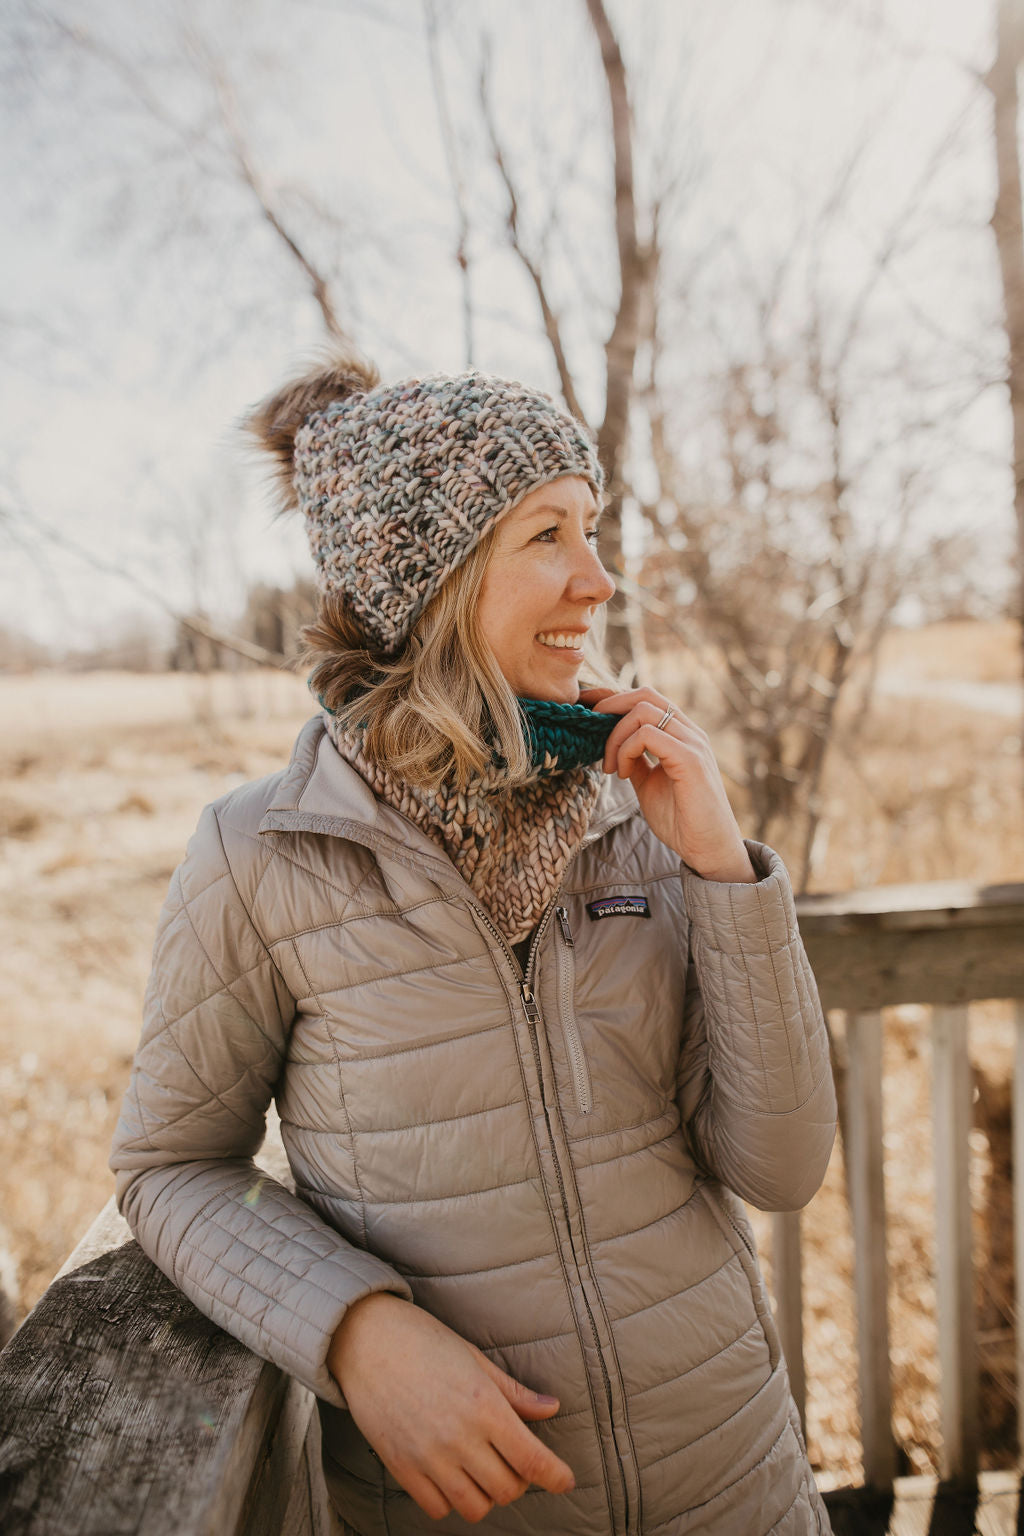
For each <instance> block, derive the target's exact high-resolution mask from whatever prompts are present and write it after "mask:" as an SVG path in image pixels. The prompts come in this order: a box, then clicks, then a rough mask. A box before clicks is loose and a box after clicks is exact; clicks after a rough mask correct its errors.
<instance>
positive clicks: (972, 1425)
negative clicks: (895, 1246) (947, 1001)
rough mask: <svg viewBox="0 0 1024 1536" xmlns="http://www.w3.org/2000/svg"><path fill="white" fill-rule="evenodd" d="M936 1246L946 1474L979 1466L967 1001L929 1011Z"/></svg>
mask: <svg viewBox="0 0 1024 1536" xmlns="http://www.w3.org/2000/svg"><path fill="white" fill-rule="evenodd" d="M932 1060H933V1077H934V1081H933V1087H932V1101H933V1110H934V1117H935V1246H936V1266H937V1277H936V1278H937V1283H938V1303H939V1367H940V1370H941V1376H942V1441H943V1444H942V1454H941V1457H940V1462H939V1470H940V1474H941V1476H942V1477H943V1478H945V1479H947V1480H949V1481H955V1482H961V1481H962V1482H967V1481H973V1480H974V1478H975V1477H976V1476H977V1472H978V1357H977V1346H976V1339H975V1334H976V1329H975V1319H974V1266H973V1263H972V1259H971V1247H972V1244H971V1190H970V1178H969V1174H970V1169H969V1162H968V1157H969V1145H968V1140H967V1138H968V1134H969V1132H970V1128H971V1100H972V1084H971V1071H970V1064H969V1062H968V1058H967V1009H966V1007H958V1008H946V1007H935V1008H933V1009H932Z"/></svg>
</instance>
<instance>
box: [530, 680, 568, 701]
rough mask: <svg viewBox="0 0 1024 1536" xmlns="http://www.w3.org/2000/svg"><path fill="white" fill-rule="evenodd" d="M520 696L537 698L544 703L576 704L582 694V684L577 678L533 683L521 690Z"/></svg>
mask: <svg viewBox="0 0 1024 1536" xmlns="http://www.w3.org/2000/svg"><path fill="white" fill-rule="evenodd" d="M519 696H520V698H523V699H536V701H537V702H538V703H542V704H575V703H576V702H577V701H578V699H579V696H580V685H579V683H578V682H577V680H576V679H575V678H573V680H572V681H571V682H565V683H551V682H547V683H531V684H530V685H529V686H528V687H526V688H524V689H522V690H521V691H519Z"/></svg>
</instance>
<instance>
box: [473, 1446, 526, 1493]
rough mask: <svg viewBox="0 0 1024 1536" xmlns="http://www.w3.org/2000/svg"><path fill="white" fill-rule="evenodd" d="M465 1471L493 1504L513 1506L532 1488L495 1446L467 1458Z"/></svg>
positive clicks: (481, 1449) (485, 1448)
mask: <svg viewBox="0 0 1024 1536" xmlns="http://www.w3.org/2000/svg"><path fill="white" fill-rule="evenodd" d="M465 1470H466V1471H467V1472H468V1473H469V1475H470V1476H471V1477H472V1479H473V1481H474V1482H475V1483H476V1484H477V1486H478V1487H479V1488H481V1489H483V1491H484V1493H485V1494H486V1495H487V1497H488V1498H489V1499H490V1500H491V1502H492V1504H501V1505H505V1504H512V1503H514V1501H515V1500H516V1499H518V1498H520V1497H521V1496H522V1495H523V1494H524V1493H525V1492H526V1490H527V1488H529V1486H530V1484H529V1482H528V1481H527V1479H526V1478H525V1477H521V1476H520V1475H519V1473H518V1472H516V1471H514V1470H513V1468H512V1467H510V1466H509V1464H508V1462H507V1461H506V1460H505V1458H504V1456H502V1455H501V1454H500V1453H499V1452H498V1451H496V1450H495V1449H494V1446H493V1445H486V1446H482V1447H480V1448H479V1449H478V1450H477V1451H476V1452H475V1454H473V1455H472V1456H467V1458H466V1468H465Z"/></svg>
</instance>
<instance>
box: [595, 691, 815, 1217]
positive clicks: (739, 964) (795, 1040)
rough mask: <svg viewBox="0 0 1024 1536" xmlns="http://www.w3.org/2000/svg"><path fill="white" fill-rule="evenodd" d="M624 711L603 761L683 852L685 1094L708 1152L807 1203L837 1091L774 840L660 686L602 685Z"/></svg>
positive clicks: (713, 1166) (707, 1161)
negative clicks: (749, 834) (753, 833)
mask: <svg viewBox="0 0 1024 1536" xmlns="http://www.w3.org/2000/svg"><path fill="white" fill-rule="evenodd" d="M580 699H581V702H583V703H588V704H590V705H591V707H592V708H595V709H598V710H601V711H603V712H605V713H609V714H615V715H618V716H619V717H620V718H619V719H618V721H617V722H616V724H615V727H614V729H613V731H612V732H611V735H610V736H609V738H608V742H607V744H606V747H605V755H604V769H605V772H606V773H618V775H619V776H620V778H625V779H628V780H629V781H630V783H631V784H632V785H633V788H634V789H635V790H636V795H637V799H638V800H639V802H640V809H641V811H642V812H643V815H644V817H645V819H646V821H647V823H648V825H649V826H650V828H651V830H652V831H653V832H654V833H655V835H656V836H657V837H658V838H660V840H661V841H662V842H663V843H664V844H665V845H666V846H667V847H669V848H671V849H673V850H674V852H676V853H677V854H678V855H679V857H680V859H681V860H682V861H683V871H682V878H683V882H684V894H685V898H686V905H687V910H688V913H689V916H690V924H691V928H690V967H689V972H690V973H689V976H688V987H687V1005H686V1012H685V1017H684V1020H683V1048H682V1058H681V1061H680V1077H679V1103H680V1107H681V1110H682V1114H683V1127H684V1132H685V1134H686V1135H687V1136H688V1138H689V1141H690V1145H691V1149H692V1151H693V1154H694V1157H695V1158H696V1159H697V1161H698V1163H699V1164H700V1165H701V1166H702V1167H703V1168H705V1169H706V1170H707V1171H708V1172H709V1173H711V1174H713V1175H714V1176H715V1177H716V1178H719V1179H721V1181H722V1182H723V1183H724V1184H726V1185H728V1186H729V1188H730V1189H733V1190H735V1191H736V1193H737V1194H738V1195H741V1196H742V1197H743V1198H744V1199H745V1200H749V1201H750V1202H751V1204H752V1205H757V1206H760V1207H761V1208H762V1209H764V1210H794V1209H799V1207H800V1206H802V1205H806V1203H807V1201H808V1200H809V1199H810V1198H811V1196H812V1195H813V1193H814V1191H815V1190H816V1189H817V1188H818V1186H819V1184H820V1183H821V1180H822V1178H823V1177H824V1174H825V1167H826V1165H827V1163H828V1158H829V1153H830V1151H831V1149H832V1142H833V1139H834V1136H835V1125H836V1103H835V1092H834V1089H833V1086H832V1073H831V1067H830V1063H829V1052H828V1036H827V1033H826V1030H825V1022H824V1019H823V1017H822V1013H821V1004H820V1002H819V1000H818V990H817V987H816V985H815V982H814V976H813V974H812V972H811V968H810V965H809V963H808V960H807V956H806V954H805V952H804V947H803V943H802V941H801V939H800V933H799V930H798V928H797V922H796V911H795V907H794V904H793V892H792V890H791V888H790V883H789V877H788V875H787V874H786V870H785V866H784V865H783V863H782V860H781V859H780V858H779V857H778V855H777V854H775V853H773V852H772V850H771V849H770V848H766V847H764V845H762V844H760V843H754V842H750V841H749V840H746V841H745V840H744V839H743V837H742V836H741V833H740V829H739V826H738V825H737V822H736V818H735V816H734V815H733V812H732V807H731V806H730V804H729V798H728V796H727V795H726V792H725V785H724V784H723V782H722V775H721V773H720V772H719V769H718V763H717V761H716V759H715V754H714V750H713V749H712V746H711V742H710V741H709V739H708V736H707V734H706V732H704V731H703V730H701V728H700V726H698V725H696V724H695V723H694V721H692V720H690V719H688V718H687V716H686V715H684V714H683V713H682V711H681V710H677V709H676V708H675V707H674V706H673V705H672V704H671V703H670V702H669V700H668V699H666V698H665V697H664V695H662V694H660V693H657V692H655V690H654V689H653V688H636V689H633V690H631V691H630V692H628V693H618V694H617V693H613V692H612V691H611V689H608V688H593V689H589V690H587V691H586V692H585V693H581V694H580Z"/></svg>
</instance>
